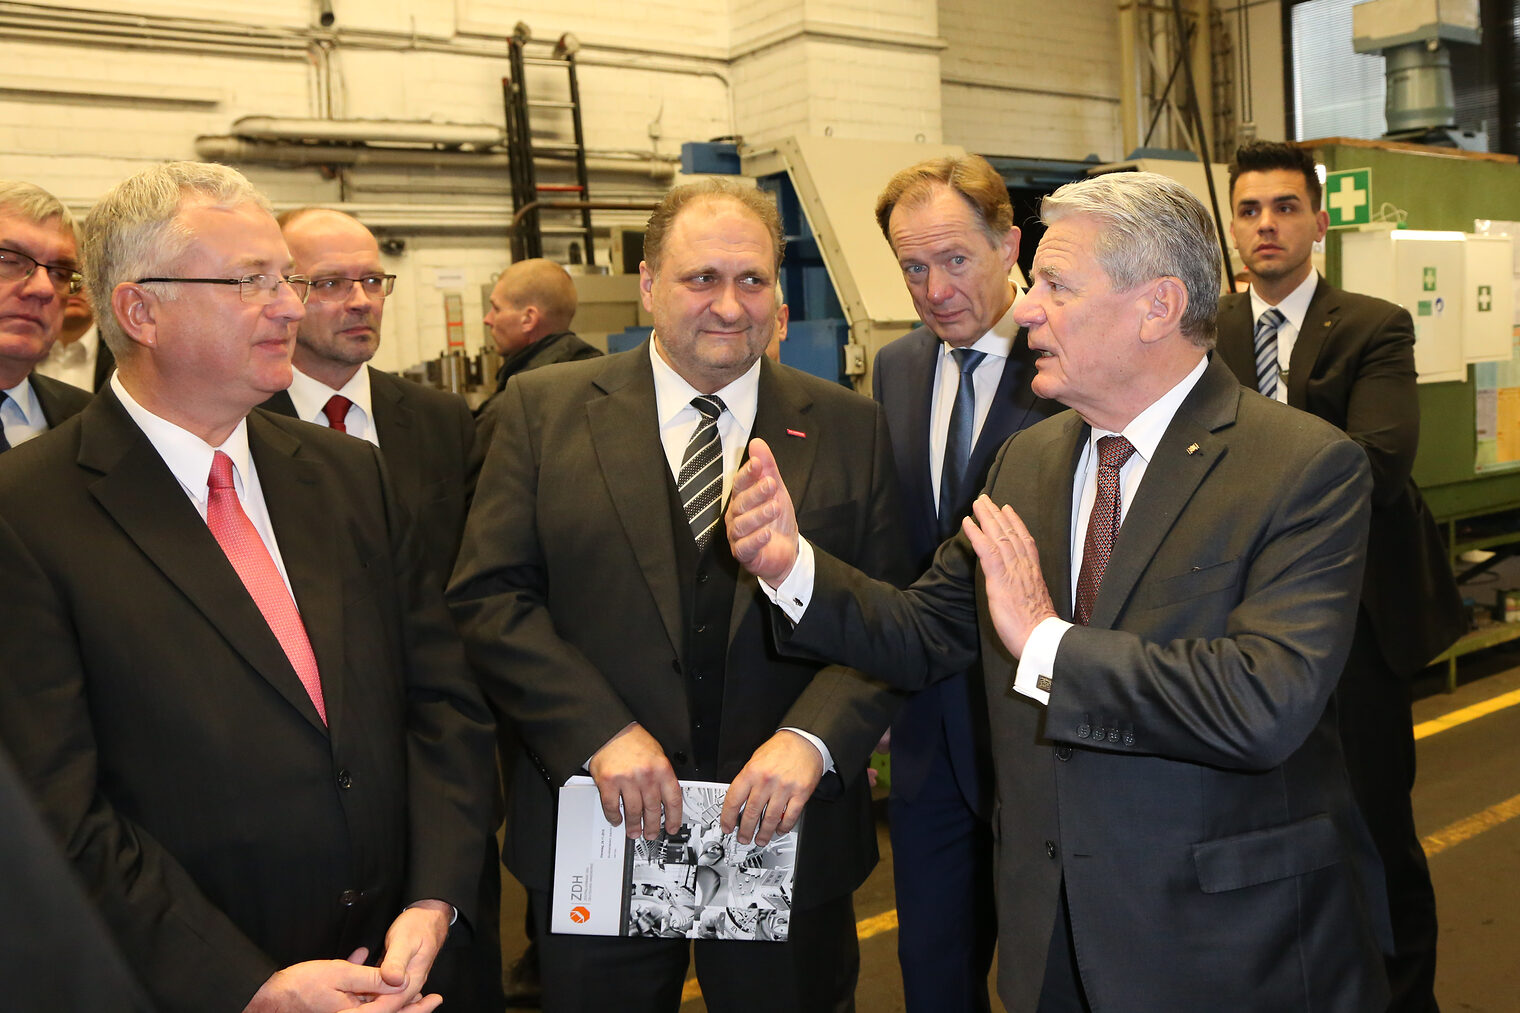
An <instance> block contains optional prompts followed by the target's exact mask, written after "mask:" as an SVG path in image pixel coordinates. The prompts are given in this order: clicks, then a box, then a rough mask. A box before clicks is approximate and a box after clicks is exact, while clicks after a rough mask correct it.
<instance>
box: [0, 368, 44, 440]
mask: <svg viewBox="0 0 1520 1013" xmlns="http://www.w3.org/2000/svg"><path fill="white" fill-rule="evenodd" d="M5 394H6V397H5V401H4V402H3V403H0V425H3V426H4V428H5V439H6V440H7V442H9V443H10V445H11V446H13V447H19V446H20V445H21V444H23V443H25V442H26V441H27V440H30V439H31V438H32V437H34V436H41V435H42V434H43V433H45V432H47V428H48V424H47V419H46V418H45V417H44V416H43V414H42V402H40V401H38V400H37V392H36V391H35V390H33V389H32V380H31V377H29V376H24V377H22V378H21V382H20V383H18V384H16V386H14V387H11V388H10V389H9V390H7V391H6V392H5Z"/></svg>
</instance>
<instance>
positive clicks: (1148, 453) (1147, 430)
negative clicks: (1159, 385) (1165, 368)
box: [1089, 355, 1209, 463]
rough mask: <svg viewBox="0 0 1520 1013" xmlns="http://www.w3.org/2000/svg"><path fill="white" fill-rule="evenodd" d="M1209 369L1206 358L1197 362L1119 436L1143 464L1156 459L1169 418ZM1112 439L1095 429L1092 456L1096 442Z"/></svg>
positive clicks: (1109, 432) (1106, 432)
mask: <svg viewBox="0 0 1520 1013" xmlns="http://www.w3.org/2000/svg"><path fill="white" fill-rule="evenodd" d="M1208 365H1209V357H1208V356H1207V355H1205V356H1204V357H1203V358H1201V359H1199V360H1198V365H1196V366H1194V367H1193V369H1192V372H1190V373H1188V375H1187V376H1184V377H1183V378H1182V379H1181V380H1179V381H1178V382H1177V384H1176V385H1175V386H1174V387H1172V389H1171V390H1169V391H1167V392H1166V393H1165V394H1162V395H1161V396H1160V397H1158V398H1157V399H1156V400H1154V401H1152V402H1151V403H1150V405H1149V406H1148V407H1147V408H1146V409H1145V411H1143V412H1141V413H1140V414H1139V415H1136V416H1135V417H1134V418H1133V419H1131V420H1130V423H1129V425H1127V426H1125V427H1124V432H1123V433H1122V434H1120V435H1122V436H1123V437H1124V438H1125V439H1127V440H1129V442H1130V445H1131V446H1133V447H1134V448H1135V453H1137V454H1139V455H1140V456H1141V457H1142V458H1143V459H1144V460H1145V461H1146V463H1150V460H1151V458H1152V457H1154V456H1155V454H1156V448H1157V447H1158V446H1160V445H1161V437H1163V436H1165V435H1166V430H1167V427H1168V426H1170V425H1171V424H1172V417H1173V416H1175V415H1176V414H1177V409H1178V408H1181V407H1182V402H1183V401H1185V400H1187V396H1188V394H1190V393H1192V390H1193V388H1194V387H1195V386H1197V384H1198V379H1199V377H1201V376H1203V371H1204V370H1205V369H1207V368H1208ZM1113 435H1114V434H1113V433H1112V432H1111V431H1109V430H1107V429H1099V428H1097V427H1096V426H1094V427H1093V430H1092V435H1091V436H1090V438H1089V446H1090V447H1091V448H1092V452H1093V453H1094V454H1096V453H1097V447H1098V440H1100V439H1101V438H1103V437H1105V436H1113Z"/></svg>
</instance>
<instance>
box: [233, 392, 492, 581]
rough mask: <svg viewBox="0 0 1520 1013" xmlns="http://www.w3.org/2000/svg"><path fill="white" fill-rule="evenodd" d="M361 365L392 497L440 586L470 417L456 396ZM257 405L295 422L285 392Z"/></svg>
mask: <svg viewBox="0 0 1520 1013" xmlns="http://www.w3.org/2000/svg"><path fill="white" fill-rule="evenodd" d="M365 368H366V369H369V385H370V397H371V399H372V405H373V407H374V409H375V432H376V434H377V435H378V436H379V439H380V452H381V453H382V454H383V455H384V456H385V463H386V466H387V467H388V468H389V470H390V476H391V482H392V483H393V484H394V486H395V489H396V498H397V499H399V500H401V503H402V505H403V506H405V507H406V508H407V510H408V511H409V512H410V513H411V515H412V516H413V517H414V518H415V519H416V521H417V525H418V534H419V538H420V540H421V543H422V550H423V555H424V557H425V558H426V560H427V565H428V567H429V569H430V570H432V571H433V573H434V574H435V576H436V578H437V580H436V583H437V585H438V586H439V587H440V588H441V587H443V585H444V584H445V583H447V582H448V578H449V573H450V572H452V571H453V569H454V557H455V556H457V555H458V554H459V538H460V535H461V534H462V533H463V531H464V513H465V506H466V500H465V474H466V469H467V468H468V466H469V460H470V455H471V452H472V448H473V446H474V443H475V420H474V419H473V418H472V417H471V416H470V407H469V405H468V404H466V403H465V400H464V398H462V397H460V396H459V395H458V394H451V393H449V392H448V391H442V390H434V389H433V388H431V387H424V386H423V385H422V384H420V383H415V382H413V381H411V380H406V379H403V378H401V377H398V376H392V375H391V374H390V373H384V372H381V371H380V370H378V369H374V368H373V367H368V366H367V367H365ZM263 407H264V408H266V409H267V410H269V411H272V412H276V413H278V414H280V415H285V416H288V417H290V418H295V417H296V408H295V405H294V404H293V403H292V402H291V400H290V394H289V393H287V392H286V391H280V392H279V393H278V394H276V395H274V396H273V397H271V398H270V399H269V400H268V401H265V402H264V404H263Z"/></svg>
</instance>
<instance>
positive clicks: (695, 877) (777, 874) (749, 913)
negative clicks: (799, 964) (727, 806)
mask: <svg viewBox="0 0 1520 1013" xmlns="http://www.w3.org/2000/svg"><path fill="white" fill-rule="evenodd" d="M727 791H728V785H726V784H716V783H713V782H710V781H682V782H681V815H682V819H683V820H684V822H682V824H681V827H680V829H679V830H678V831H677V832H676V833H674V834H667V833H665V832H664V831H663V830H662V831H661V832H660V836H659V837H657V838H655V839H654V840H652V841H646V840H644V839H643V838H638V839H635V840H629V839H628V837H627V835H626V834H625V832H624V829H623V827H622V826H616V827H614V826H612V825H611V824H609V823H608V822H607V818H606V816H604V815H603V814H602V802H601V795H600V794H599V793H598V792H597V789H596V785H595V784H594V783H593V782H592V780H591V778H589V777H573V778H571V779H570V781H569V782H568V783H567V784H566V785H565V786H564V787H563V788H561V789H560V790H559V826H558V830H557V834H556V839H555V848H554V893H553V897H552V904H553V911H552V913H551V918H550V928H551V929H552V930H553V931H555V932H573V933H580V934H586V935H599V936H645V937H664V938H681V937H685V938H688V939H744V940H756V941H774V942H780V941H782V940H785V939H786V937H787V930H788V928H789V927H790V924H791V908H792V875H793V871H794V867H795V865H796V861H797V843H798V840H799V838H800V835H801V834H802V825H803V822H805V820H806V817H804V819H803V820H802V821H799V822H798V823H797V826H796V827H795V828H794V829H793V830H792V832H791V833H788V834H781V835H780V836H777V837H773V838H771V842H770V843H769V844H767V845H764V846H761V845H758V844H753V843H752V844H740V843H739V842H738V840H737V839H736V835H735V834H731V833H730V834H725V833H723V830H722V828H721V827H720V826H719V825H718V817H719V815H720V814H721V813H722V811H723V798H724V795H725V794H726V793H727Z"/></svg>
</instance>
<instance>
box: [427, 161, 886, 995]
mask: <svg viewBox="0 0 1520 1013" xmlns="http://www.w3.org/2000/svg"><path fill="white" fill-rule="evenodd" d="M782 245H783V239H782V232H781V223H780V218H779V215H778V214H777V211H776V208H775V206H774V204H773V203H772V202H771V200H770V198H769V197H768V196H767V195H765V194H763V193H761V192H759V191H757V190H754V189H752V188H747V187H741V186H738V185H736V184H733V183H731V182H727V181H721V180H711V181H705V182H700V183H694V184H689V185H686V186H683V187H679V188H677V189H676V190H674V191H672V192H671V193H670V194H669V195H667V196H666V198H665V199H664V200H663V201H662V202H661V204H660V206H659V207H658V208H657V209H656V210H655V212H654V213H653V215H652V216H651V217H650V220H649V225H648V230H647V232H646V234H645V240H644V256H645V260H644V263H643V264H642V265H641V267H640V287H641V290H642V296H643V302H644V306H645V308H646V309H647V310H649V311H650V313H651V314H652V315H653V317H654V337H653V338H652V339H651V340H650V342H649V343H647V344H645V345H643V346H640V347H639V348H636V349H633V350H631V351H628V352H623V353H621V354H618V355H611V356H607V357H604V358H599V359H590V360H586V361H581V362H568V363H560V364H557V365H553V366H548V367H545V368H543V369H538V370H533V371H531V372H528V373H522V374H519V375H518V376H515V377H513V378H512V379H511V380H510V381H509V382H508V384H507V388H506V390H505V391H504V392H503V393H502V395H501V426H502V430H501V432H502V438H499V439H496V440H495V441H493V442H492V444H491V447H490V449H489V450H488V451H487V454H486V459H485V463H484V465H483V467H482V469H481V473H480V481H479V485H478V486H477V490H476V494H475V500H474V504H473V506H472V508H471V512H470V518H469V520H468V522H467V523H466V525H465V537H464V544H463V546H462V548H461V550H460V558H459V564H458V566H457V567H456V569H455V572H454V580H453V583H452V584H451V585H450V588H449V600H450V604H451V606H452V608H453V611H454V615H455V618H456V620H457V621H458V622H459V624H460V627H461V629H462V631H463V633H464V635H465V642H466V649H467V650H468V651H469V653H470V655H471V661H472V663H473V664H474V667H475V669H476V672H477V674H478V675H479V677H480V680H481V683H482V685H483V687H484V689H485V691H486V693H487V695H488V697H490V699H491V702H492V703H493V704H494V705H495V706H496V708H497V710H498V712H499V713H500V714H503V715H505V716H506V717H507V718H508V719H510V720H512V721H514V722H515V723H516V725H517V728H518V731H519V733H520V734H521V737H522V741H523V743H524V752H523V755H522V756H521V757H520V758H519V760H518V762H517V763H516V764H515V770H514V773H513V776H512V780H511V783H510V784H509V785H508V786H507V800H508V802H507V804H508V814H507V840H506V847H505V851H504V857H505V860H506V863H507V866H508V868H510V869H511V870H512V872H513V873H514V874H515V875H516V876H517V877H518V879H520V880H521V881H522V882H523V883H524V884H526V885H527V887H528V890H529V892H530V894H531V896H532V898H533V901H534V911H535V914H536V916H537V918H538V919H539V930H540V931H539V940H540V946H541V953H540V964H541V970H542V976H543V1001H544V1007H543V1008H544V1009H545V1010H546V1011H548V1013H557V1011H561V1010H585V1011H600V1010H606V1009H614V1008H616V1009H620V1010H631V1011H645V1010H663V1011H669V1013H674V1011H675V1010H676V1009H677V1007H678V1006H679V1005H680V1002H681V983H682V980H683V978H684V976H685V973H686V967H687V963H688V960H689V955H690V952H691V949H692V947H691V946H690V945H688V943H687V942H686V941H685V940H684V939H677V940H665V939H631V938H602V937H596V936H572V935H551V934H550V933H549V932H548V931H547V925H548V921H549V918H550V915H551V911H550V904H549V896H548V891H549V889H550V885H551V868H552V862H553V850H554V806H555V791H556V789H557V788H559V786H561V785H562V784H564V783H565V781H566V779H568V778H569V777H570V776H571V775H573V774H576V773H578V772H581V771H582V770H585V771H589V773H590V774H591V776H592V777H593V778H594V779H595V780H596V782H597V785H598V787H599V788H600V789H601V796H602V805H603V810H604V812H605V813H606V815H607V818H608V820H609V821H610V822H611V823H613V824H618V823H624V824H625V826H626V832H627V834H628V835H629V836H636V835H640V834H642V835H643V836H644V837H645V838H648V839H654V838H655V837H656V836H658V834H659V832H660V829H661V827H662V826H663V827H664V828H665V829H666V830H667V831H669V832H672V833H673V832H675V831H676V829H677V827H678V826H679V825H680V823H681V822H682V818H681V812H680V796H679V794H678V792H677V784H676V782H677V778H683V779H694V780H706V781H719V782H731V786H730V788H729V792H728V802H729V806H730V809H731V810H732V809H737V808H738V806H739V805H740V804H741V803H742V804H743V816H742V820H741V821H740V822H739V835H740V838H741V839H742V840H744V841H746V842H748V841H749V840H750V839H751V838H753V839H756V840H759V841H761V842H762V843H763V842H766V841H768V840H769V839H770V838H771V836H772V835H773V834H775V833H777V832H786V831H787V830H789V829H791V827H792V826H793V825H794V824H795V823H796V822H797V819H798V817H799V816H800V815H801V814H802V812H803V807H804V805H805V806H806V824H805V827H804V830H803V834H802V838H801V841H800V845H799V848H800V850H799V855H798V864H797V878H796V883H795V895H794V897H793V912H792V919H791V934H790V938H789V939H788V941H787V942H785V943H764V944H761V943H756V944H752V945H736V944H734V943H731V942H716V941H708V940H703V941H699V942H697V943H696V944H695V952H696V967H697V976H698V978H699V980H700V982H701V985H702V991H703V995H704V998H705V999H706V1002H707V1008H708V1009H710V1010H715V1011H718V1010H750V1009H755V1008H756V1007H757V1005H762V1004H763V1005H765V1006H768V1007H774V1008H776V1009H785V1010H803V1011H809V1010H817V1011H824V1010H848V1009H853V1002H854V1000H853V994H854V988H855V980H856V976H857V974H858V970H859V950H858V947H857V945H856V939H855V920H854V911H853V905H852V903H851V896H850V895H851V893H852V892H853V891H854V889H855V888H856V887H857V886H859V885H860V883H861V882H862V880H864V878H865V876H866V875H867V873H868V872H869V871H870V869H871V867H872V866H873V865H874V864H875V861H876V836H875V829H874V826H873V824H872V820H871V816H870V808H869V804H870V796H869V790H868V788H867V784H866V778H865V774H864V771H865V764H866V759H867V756H868V755H869V754H870V751H871V747H872V746H873V745H874V744H875V742H876V741H877V738H878V737H879V736H880V735H881V733H882V731H883V730H884V729H885V728H886V726H887V723H888V722H889V721H890V720H891V717H892V712H893V709H894V707H895V704H896V702H897V700H896V697H895V696H894V695H892V694H891V693H889V692H887V691H885V690H883V689H882V688H881V687H879V686H876V685H874V684H871V683H869V682H867V681H866V680H865V679H864V678H862V677H861V676H860V675H858V674H857V673H854V672H851V671H849V670H847V669H843V668H839V667H821V666H820V665H819V664H817V663H816V662H808V661H794V660H786V659H782V658H779V657H778V656H777V655H776V653H775V651H774V649H773V648H772V646H771V634H772V631H771V628H770V618H771V615H770V609H769V606H768V604H767V602H766V600H765V598H764V597H763V596H762V595H761V593H760V591H759V589H758V587H757V585H756V582H755V580H754V578H753V577H750V576H748V575H747V574H744V573H742V572H741V571H740V570H739V567H738V565H737V564H736V563H735V562H734V559H733V556H732V554H731V553H730V552H729V551H728V542H727V540H726V539H725V538H724V537H723V531H722V524H721V513H722V507H723V504H724V502H725V501H726V499H727V491H728V489H729V487H730V485H731V483H732V476H733V473H734V471H735V470H736V469H737V468H738V467H739V464H740V462H741V461H742V459H743V457H744V454H745V450H746V444H747V442H748V440H749V438H750V437H751V436H763V437H764V438H765V439H766V441H767V442H768V443H769V444H770V445H771V446H772V447H774V448H776V456H777V458H778V460H779V461H780V469H781V471H782V473H783V474H785V475H786V476H787V481H788V482H789V483H790V484H791V486H792V488H794V489H797V490H798V495H799V500H800V503H799V509H798V515H799V526H800V527H801V529H802V530H804V531H806V532H807V533H808V534H809V537H816V538H818V539H820V540H822V541H823V542H824V543H825V544H827V545H829V546H830V548H831V551H833V552H836V553H839V554H842V555H843V556H844V557H846V558H848V559H850V560H851V561H852V562H853V563H854V564H855V565H857V566H860V567H861V568H862V569H864V570H866V571H867V572H870V573H873V574H875V575H877V576H881V577H888V578H893V579H900V578H901V577H903V576H904V573H903V570H904V568H905V566H906V563H907V558H906V552H905V546H906V539H905V538H904V536H903V533H902V528H901V525H900V523H899V520H898V516H897V505H896V499H897V497H896V493H895V489H894V481H895V480H894V477H893V471H892V458H891V447H890V444H889V441H888V437H887V429H886V424H885V422H884V420H883V418H882V414H881V411H880V409H879V408H878V407H877V406H876V404H875V403H874V402H872V401H870V400H869V399H866V398H863V397H860V396H858V395H856V394H853V393H851V392H849V391H846V390H844V389H843V388H841V387H840V386H838V385H837V384H832V383H827V382H825V381H823V380H820V379H818V378H816V377H811V376H808V375H806V374H803V373H800V372H798V371H796V370H793V369H789V368H787V367H785V366H780V365H778V364H776V363H774V362H772V361H770V360H769V359H767V358H765V357H764V355H763V352H764V350H765V347H766V345H767V343H768V342H769V340H770V337H771V334H772V331H773V329H774V328H775V326H776V320H777V309H778V307H777V301H776V300H777V298H778V292H777V284H776V283H777V273H778V270H779V267H780V263H781V253H782ZM508 433H510V435H511V438H506V435H507V434H508ZM762 813H763V819H762ZM732 816H733V813H732V812H730V813H729V818H730V821H732ZM588 968H592V969H595V970H594V972H593V973H587V969H588ZM757 983H758V984H760V985H761V986H762V987H763V995H760V994H757V992H756V991H755V989H756V985H757Z"/></svg>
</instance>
